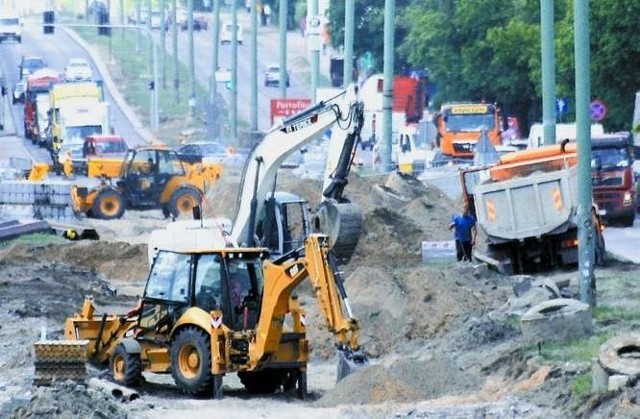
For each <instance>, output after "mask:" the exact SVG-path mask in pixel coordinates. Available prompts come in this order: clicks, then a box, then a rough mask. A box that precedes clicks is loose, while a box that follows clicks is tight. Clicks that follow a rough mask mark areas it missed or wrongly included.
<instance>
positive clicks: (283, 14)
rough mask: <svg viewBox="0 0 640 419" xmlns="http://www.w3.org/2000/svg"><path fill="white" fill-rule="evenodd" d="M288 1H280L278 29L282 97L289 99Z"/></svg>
mask: <svg viewBox="0 0 640 419" xmlns="http://www.w3.org/2000/svg"><path fill="white" fill-rule="evenodd" d="M288 7H289V5H288V0H280V10H278V12H279V16H278V17H279V20H280V22H278V23H279V25H278V27H279V29H280V76H279V77H280V83H279V86H278V87H280V97H281V98H283V99H284V98H286V97H287V83H286V82H287V74H288V73H287V9H288Z"/></svg>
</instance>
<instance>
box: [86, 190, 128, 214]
mask: <svg viewBox="0 0 640 419" xmlns="http://www.w3.org/2000/svg"><path fill="white" fill-rule="evenodd" d="M91 214H92V215H93V217H95V218H99V219H102V220H114V219H116V218H121V217H122V215H123V214H124V198H123V197H122V194H121V193H120V192H118V191H116V190H114V189H105V190H103V191H101V192H100V193H98V197H97V198H96V200H95V202H94V203H93V205H92V207H91Z"/></svg>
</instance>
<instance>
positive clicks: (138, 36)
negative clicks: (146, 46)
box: [136, 0, 142, 53]
mask: <svg viewBox="0 0 640 419" xmlns="http://www.w3.org/2000/svg"><path fill="white" fill-rule="evenodd" d="M141 1H142V0H136V25H140V2H141ZM136 53H140V33H139V32H138V31H136Z"/></svg>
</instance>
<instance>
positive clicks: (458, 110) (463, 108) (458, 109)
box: [451, 105, 489, 115]
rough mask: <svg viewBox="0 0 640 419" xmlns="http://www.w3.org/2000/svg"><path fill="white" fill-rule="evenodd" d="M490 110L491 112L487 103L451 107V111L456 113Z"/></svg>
mask: <svg viewBox="0 0 640 419" xmlns="http://www.w3.org/2000/svg"><path fill="white" fill-rule="evenodd" d="M488 112H489V107H488V106H487V105H464V106H453V107H451V113H452V114H454V115H461V114H473V113H488Z"/></svg>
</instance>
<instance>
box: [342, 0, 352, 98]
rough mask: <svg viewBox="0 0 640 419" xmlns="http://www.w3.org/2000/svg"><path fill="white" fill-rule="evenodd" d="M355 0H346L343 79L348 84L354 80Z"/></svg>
mask: <svg viewBox="0 0 640 419" xmlns="http://www.w3.org/2000/svg"><path fill="white" fill-rule="evenodd" d="M354 18H355V0H345V4H344V67H343V73H342V80H344V85H345V86H348V85H349V84H351V83H352V82H353V39H354Z"/></svg>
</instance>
